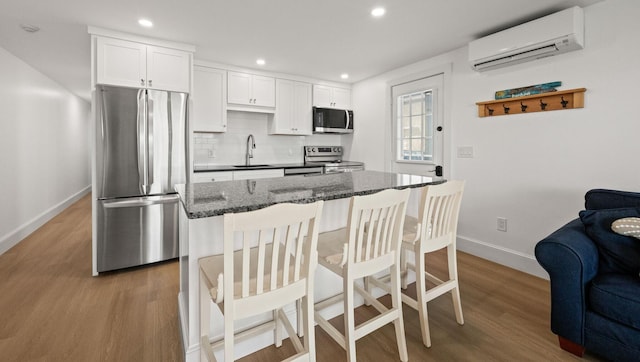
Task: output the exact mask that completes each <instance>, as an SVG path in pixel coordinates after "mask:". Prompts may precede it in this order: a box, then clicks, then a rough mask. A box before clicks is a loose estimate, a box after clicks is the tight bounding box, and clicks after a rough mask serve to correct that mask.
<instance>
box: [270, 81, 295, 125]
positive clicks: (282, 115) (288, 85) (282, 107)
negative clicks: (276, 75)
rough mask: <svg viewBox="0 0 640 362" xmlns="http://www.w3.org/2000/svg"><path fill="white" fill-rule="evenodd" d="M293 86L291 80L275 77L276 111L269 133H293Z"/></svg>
mask: <svg viewBox="0 0 640 362" xmlns="http://www.w3.org/2000/svg"><path fill="white" fill-rule="evenodd" d="M294 92H295V86H294V82H293V81H291V80H284V79H276V93H277V97H276V113H275V114H274V116H273V125H272V129H271V133H274V134H295V132H294V131H293V128H294V126H293V125H292V122H293V117H294V115H293V109H294V101H295V93H294Z"/></svg>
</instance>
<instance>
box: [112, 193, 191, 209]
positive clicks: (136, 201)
mask: <svg viewBox="0 0 640 362" xmlns="http://www.w3.org/2000/svg"><path fill="white" fill-rule="evenodd" d="M178 199H179V196H178V195H177V194H174V195H167V196H149V197H136V198H133V199H126V200H109V201H104V202H103V204H102V205H103V207H104V208H105V209H117V208H123V207H142V206H150V205H161V204H172V203H174V202H178Z"/></svg>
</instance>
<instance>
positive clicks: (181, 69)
mask: <svg viewBox="0 0 640 362" xmlns="http://www.w3.org/2000/svg"><path fill="white" fill-rule="evenodd" d="M190 73H191V54H189V53H187V52H184V51H181V50H175V49H169V48H163V47H156V46H151V45H148V46H147V87H148V88H153V89H163V90H170V91H176V92H185V93H189V75H190Z"/></svg>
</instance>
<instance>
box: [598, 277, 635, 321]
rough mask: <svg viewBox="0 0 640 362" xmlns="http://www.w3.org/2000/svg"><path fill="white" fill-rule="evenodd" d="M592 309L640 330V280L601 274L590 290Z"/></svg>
mask: <svg viewBox="0 0 640 362" xmlns="http://www.w3.org/2000/svg"><path fill="white" fill-rule="evenodd" d="M589 304H590V307H591V309H592V310H593V311H594V312H596V313H598V314H601V315H603V316H605V317H607V318H609V319H612V320H614V321H616V322H618V323H622V324H624V325H627V326H631V327H633V328H635V329H640V278H638V276H637V275H636V276H631V275H626V274H600V275H598V276H597V277H595V278H594V279H593V281H592V284H591V289H590V290H589Z"/></svg>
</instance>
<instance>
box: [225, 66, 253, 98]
mask: <svg viewBox="0 0 640 362" xmlns="http://www.w3.org/2000/svg"><path fill="white" fill-rule="evenodd" d="M227 82H228V83H227V99H228V102H229V103H236V104H253V103H252V102H251V103H250V100H251V98H252V97H251V75H250V74H246V73H236V72H229V73H227Z"/></svg>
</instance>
